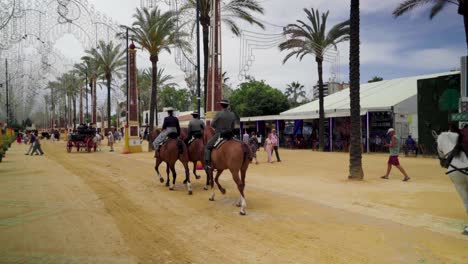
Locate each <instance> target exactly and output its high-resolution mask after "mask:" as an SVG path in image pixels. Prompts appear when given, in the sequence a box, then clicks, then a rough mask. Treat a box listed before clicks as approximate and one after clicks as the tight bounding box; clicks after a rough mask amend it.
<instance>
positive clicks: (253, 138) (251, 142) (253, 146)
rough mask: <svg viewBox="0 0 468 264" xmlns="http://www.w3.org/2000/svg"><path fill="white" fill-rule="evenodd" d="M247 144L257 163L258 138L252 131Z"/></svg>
mask: <svg viewBox="0 0 468 264" xmlns="http://www.w3.org/2000/svg"><path fill="white" fill-rule="evenodd" d="M249 146H250V149H252V156H253V158H254V159H255V164H258V159H257V150H258V138H257V135H256V134H255V132H252V136H251V137H250V138H249Z"/></svg>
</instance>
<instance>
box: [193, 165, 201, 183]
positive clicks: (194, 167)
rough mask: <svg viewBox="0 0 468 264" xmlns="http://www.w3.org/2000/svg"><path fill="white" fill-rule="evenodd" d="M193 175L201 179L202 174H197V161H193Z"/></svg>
mask: <svg viewBox="0 0 468 264" xmlns="http://www.w3.org/2000/svg"><path fill="white" fill-rule="evenodd" d="M193 175H195V179H197V180H198V179H200V176H199V175H197V161H194V162H193Z"/></svg>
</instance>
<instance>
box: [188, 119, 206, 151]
mask: <svg viewBox="0 0 468 264" xmlns="http://www.w3.org/2000/svg"><path fill="white" fill-rule="evenodd" d="M192 116H193V119H192V120H190V122H189V124H188V128H187V134H188V135H187V140H186V142H185V143H186V144H187V145H188V143H189V142H190V140H192V138H202V137H203V130H204V129H205V123H203V121H201V120H200V113H198V112H196V111H195V112H193V113H192Z"/></svg>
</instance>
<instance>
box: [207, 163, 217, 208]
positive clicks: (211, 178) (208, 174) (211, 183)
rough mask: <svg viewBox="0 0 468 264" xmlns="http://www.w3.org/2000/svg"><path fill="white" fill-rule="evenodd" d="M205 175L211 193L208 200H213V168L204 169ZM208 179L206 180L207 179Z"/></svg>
mask: <svg viewBox="0 0 468 264" xmlns="http://www.w3.org/2000/svg"><path fill="white" fill-rule="evenodd" d="M206 177H207V178H208V179H209V182H210V186H211V195H210V198H209V200H210V201H214V197H215V190H214V180H213V169H211V170H206ZM207 181H208V180H207Z"/></svg>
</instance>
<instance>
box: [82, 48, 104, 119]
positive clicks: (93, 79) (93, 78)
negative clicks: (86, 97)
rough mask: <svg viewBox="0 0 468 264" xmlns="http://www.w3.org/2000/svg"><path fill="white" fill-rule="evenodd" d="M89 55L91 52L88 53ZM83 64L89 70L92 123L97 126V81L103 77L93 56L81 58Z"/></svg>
mask: <svg viewBox="0 0 468 264" xmlns="http://www.w3.org/2000/svg"><path fill="white" fill-rule="evenodd" d="M87 53H89V52H87ZM81 60H82V63H84V64H85V65H86V68H87V69H88V78H89V82H90V87H91V91H90V92H91V117H92V120H91V123H93V124H95V123H96V122H97V107H96V102H97V100H96V99H97V96H96V86H97V80H98V78H99V77H101V75H100V72H99V71H98V70H99V69H98V67H97V66H98V65H97V62H96V60H95V59H94V58H93V57H92V56H83V57H81Z"/></svg>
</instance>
